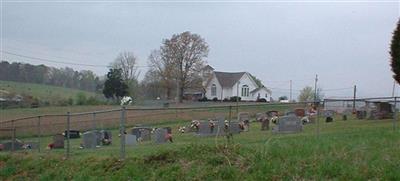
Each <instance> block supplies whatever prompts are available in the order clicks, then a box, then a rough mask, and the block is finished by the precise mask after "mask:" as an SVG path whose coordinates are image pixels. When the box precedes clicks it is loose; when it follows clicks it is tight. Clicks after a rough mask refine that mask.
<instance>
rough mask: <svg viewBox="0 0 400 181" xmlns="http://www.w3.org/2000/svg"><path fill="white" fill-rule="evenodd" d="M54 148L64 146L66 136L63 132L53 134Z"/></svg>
mask: <svg viewBox="0 0 400 181" xmlns="http://www.w3.org/2000/svg"><path fill="white" fill-rule="evenodd" d="M53 144H54V147H53V148H64V136H63V135H62V134H56V135H54V136H53Z"/></svg>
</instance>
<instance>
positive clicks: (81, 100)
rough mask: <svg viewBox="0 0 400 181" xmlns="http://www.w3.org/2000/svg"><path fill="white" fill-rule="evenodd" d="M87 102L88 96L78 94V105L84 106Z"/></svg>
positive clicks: (81, 93)
mask: <svg viewBox="0 0 400 181" xmlns="http://www.w3.org/2000/svg"><path fill="white" fill-rule="evenodd" d="M86 101H87V100H86V95H85V94H84V93H83V92H79V93H77V94H76V105H84V104H86Z"/></svg>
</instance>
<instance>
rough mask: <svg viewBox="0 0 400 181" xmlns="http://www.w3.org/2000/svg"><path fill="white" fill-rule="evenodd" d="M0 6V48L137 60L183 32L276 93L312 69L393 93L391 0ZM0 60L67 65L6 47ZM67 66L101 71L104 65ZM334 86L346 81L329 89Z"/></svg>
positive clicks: (323, 83) (302, 81) (395, 13)
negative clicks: (122, 54) (125, 56)
mask: <svg viewBox="0 0 400 181" xmlns="http://www.w3.org/2000/svg"><path fill="white" fill-rule="evenodd" d="M1 9H2V18H1V19H2V26H1V29H2V37H1V40H2V49H3V51H7V52H12V53H17V54H22V55H27V56H33V57H39V58H45V59H50V60H56V61H66V62H77V63H87V64H98V65H108V64H109V63H110V62H111V61H113V60H114V58H115V57H116V56H117V54H118V53H119V52H121V51H132V52H134V53H135V54H136V55H137V57H138V58H139V64H140V65H147V57H148V55H149V53H150V51H151V50H153V49H156V48H159V46H160V45H161V42H162V40H163V39H165V38H170V37H171V36H172V35H173V34H177V33H181V32H183V31H191V32H192V33H197V34H199V35H200V36H202V37H203V38H204V39H205V41H206V42H207V43H208V44H209V47H210V53H209V56H208V58H207V62H208V63H209V64H210V65H211V66H212V67H214V68H215V69H216V70H218V71H247V72H250V73H251V74H253V75H255V76H256V77H258V78H259V79H261V80H262V81H263V83H264V84H265V85H266V86H267V87H271V88H272V92H273V96H274V97H276V96H281V95H289V94H288V92H289V91H288V90H286V89H289V80H293V89H294V92H293V97H297V95H298V90H299V89H301V88H303V87H304V86H306V85H309V86H313V84H314V78H315V74H318V76H319V81H318V86H319V87H321V88H322V89H325V90H326V91H324V92H325V96H326V97H334V96H338V97H343V96H345V97H350V96H352V94H353V90H352V89H351V87H352V86H353V85H355V84H356V85H357V88H358V94H359V95H360V96H363V97H366V96H369V97H371V96H390V95H391V92H392V85H393V79H392V73H391V70H390V65H389V60H390V55H389V53H388V52H389V46H390V40H391V36H392V32H393V30H394V28H395V25H396V22H397V21H398V19H399V3H398V2H396V1H393V2H384V3H381V2H357V3H353V2H352V3H349V2H328V3H327V2H323V3H321V2H303V3H300V2H286V3H277V2H246V3H245V2H229V3H228V2H207V3H205V2H201V3H199V2H197V3H188V2H174V3H172V2H169V3H166V2H152V3H143V2H142V3H138V2H135V3H133V2H120V3H115V2H114V3H110V2H103V3H101V2H86V3H77V2H63V3H60V2H58V3H51V2H34V3H32V2H28V3H26V2H11V1H6V2H3V3H2V8H1ZM2 59H5V60H8V61H21V62H29V63H32V64H42V63H43V64H46V65H49V66H55V67H64V66H66V65H62V64H55V63H47V62H40V61H38V60H33V59H28V58H22V57H17V56H12V55H9V54H5V53H2ZM69 67H72V68H74V69H78V70H81V69H90V70H92V71H94V72H95V73H97V74H98V75H103V74H105V73H106V72H107V68H106V67H79V66H69ZM141 71H142V75H143V74H144V73H145V72H146V68H141ZM276 88H279V89H276ZM337 88H348V89H345V90H331V89H337ZM397 88H398V89H399V87H398V86H397ZM397 92H400V91H397ZM396 94H397V93H396Z"/></svg>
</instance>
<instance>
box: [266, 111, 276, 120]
mask: <svg viewBox="0 0 400 181" xmlns="http://www.w3.org/2000/svg"><path fill="white" fill-rule="evenodd" d="M266 114H267V116H268V117H270V118H271V117H275V116H279V112H278V111H268V112H266Z"/></svg>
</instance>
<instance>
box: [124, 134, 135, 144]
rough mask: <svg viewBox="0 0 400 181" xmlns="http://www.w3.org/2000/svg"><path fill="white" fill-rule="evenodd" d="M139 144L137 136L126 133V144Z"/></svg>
mask: <svg viewBox="0 0 400 181" xmlns="http://www.w3.org/2000/svg"><path fill="white" fill-rule="evenodd" d="M136 144H137V140H136V136H135V135H131V134H126V135H125V145H127V146H133V145H136Z"/></svg>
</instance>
